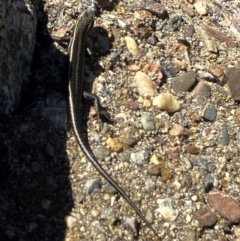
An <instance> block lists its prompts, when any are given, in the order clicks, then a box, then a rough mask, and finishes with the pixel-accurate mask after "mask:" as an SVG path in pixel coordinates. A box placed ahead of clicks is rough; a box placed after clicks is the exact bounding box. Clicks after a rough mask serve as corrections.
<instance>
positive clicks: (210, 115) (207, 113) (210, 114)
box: [202, 104, 217, 121]
mask: <svg viewBox="0 0 240 241" xmlns="http://www.w3.org/2000/svg"><path fill="white" fill-rule="evenodd" d="M202 117H203V118H204V119H205V120H208V121H215V119H216V117H217V110H216V108H215V106H214V105H213V104H207V105H206V106H205V108H204V110H203V113H202Z"/></svg>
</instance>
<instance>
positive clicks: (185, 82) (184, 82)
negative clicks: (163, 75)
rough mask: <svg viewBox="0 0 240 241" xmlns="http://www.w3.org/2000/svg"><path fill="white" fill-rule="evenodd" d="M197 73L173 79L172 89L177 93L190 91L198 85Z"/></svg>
mask: <svg viewBox="0 0 240 241" xmlns="http://www.w3.org/2000/svg"><path fill="white" fill-rule="evenodd" d="M196 81H197V79H196V75H195V72H188V73H185V74H182V75H181V76H177V77H174V78H172V80H171V83H172V88H173V90H174V91H175V92H176V93H180V92H186V91H189V90H190V89H191V88H192V87H193V86H194V84H195V83H196Z"/></svg>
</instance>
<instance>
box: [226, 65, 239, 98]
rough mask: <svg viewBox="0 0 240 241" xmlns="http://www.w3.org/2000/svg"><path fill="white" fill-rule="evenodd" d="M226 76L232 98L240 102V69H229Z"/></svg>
mask: <svg viewBox="0 0 240 241" xmlns="http://www.w3.org/2000/svg"><path fill="white" fill-rule="evenodd" d="M225 76H226V78H227V85H228V87H229V89H230V91H231V94H232V98H233V99H234V100H236V101H240V69H237V68H229V69H227V71H226V73H225Z"/></svg>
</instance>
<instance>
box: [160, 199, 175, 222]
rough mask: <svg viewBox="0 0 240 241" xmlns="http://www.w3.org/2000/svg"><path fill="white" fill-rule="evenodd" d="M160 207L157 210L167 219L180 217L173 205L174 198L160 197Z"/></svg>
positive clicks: (171, 219) (172, 219)
mask: <svg viewBox="0 0 240 241" xmlns="http://www.w3.org/2000/svg"><path fill="white" fill-rule="evenodd" d="M157 203H158V205H159V208H158V209H157V211H158V212H159V213H160V214H161V215H162V216H163V218H164V220H166V221H171V222H172V221H174V220H176V218H177V217H178V210H174V209H173V207H172V200H171V199H170V198H165V199H158V200H157Z"/></svg>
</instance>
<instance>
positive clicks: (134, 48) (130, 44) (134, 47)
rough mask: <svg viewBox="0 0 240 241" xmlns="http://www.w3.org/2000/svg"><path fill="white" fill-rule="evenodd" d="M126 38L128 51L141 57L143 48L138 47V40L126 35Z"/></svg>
mask: <svg viewBox="0 0 240 241" xmlns="http://www.w3.org/2000/svg"><path fill="white" fill-rule="evenodd" d="M124 39H125V42H126V45H127V49H128V51H129V52H130V53H131V54H132V55H133V56H134V57H139V56H140V55H141V50H140V48H139V47H138V44H137V43H136V41H135V40H134V39H133V38H131V37H125V38H124Z"/></svg>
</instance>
